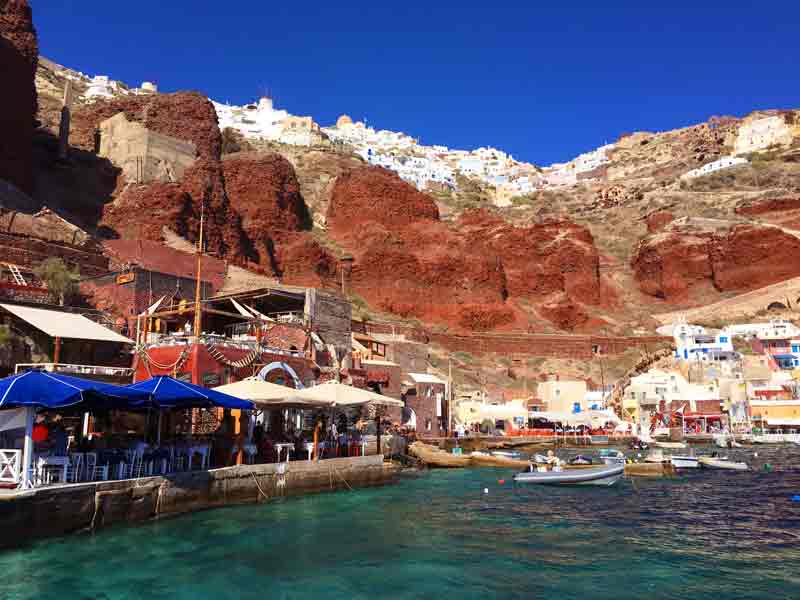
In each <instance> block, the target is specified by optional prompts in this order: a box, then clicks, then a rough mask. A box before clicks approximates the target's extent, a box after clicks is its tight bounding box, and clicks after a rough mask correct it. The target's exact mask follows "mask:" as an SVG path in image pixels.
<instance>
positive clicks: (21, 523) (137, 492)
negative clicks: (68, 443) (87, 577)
mask: <svg viewBox="0 0 800 600" xmlns="http://www.w3.org/2000/svg"><path fill="white" fill-rule="evenodd" d="M398 472H399V469H398V467H396V466H394V465H391V464H388V463H384V461H383V456H381V455H372V456H359V457H352V458H332V459H327V460H321V461H318V462H313V461H292V462H289V463H279V464H275V463H272V464H261V465H239V466H235V467H226V468H222V469H212V470H209V471H192V472H187V473H175V474H173V475H168V476H157V477H147V478H141V479H126V480H120V481H98V482H92V483H79V484H72V485H56V486H51V487H43V488H38V489H34V490H25V491H13V492H11V491H7V490H6V491H4V492H3V493H2V494H0V523H2V524H3V528H2V529H3V534H2V535H0V549H8V548H15V547H20V546H23V545H25V544H28V543H30V542H31V541H33V540H37V539H42V538H47V537H53V536H60V535H65V534H70V533H76V532H88V531H96V530H99V529H102V528H104V527H109V526H112V525H117V524H131V523H137V522H143V521H148V520H151V519H157V518H163V517H169V516H174V515H179V514H184V513H189V512H194V511H198V510H204V509H208V508H218V507H223V506H232V505H237V504H254V503H259V502H268V501H270V500H274V499H277V498H282V497H290V496H302V495H305V494H312V493H319V492H331V491H337V490H351V489H356V488H360V487H362V488H363V487H370V486H378V485H384V484H387V483H391V482H394V481H395V480H396V478H397V475H398Z"/></svg>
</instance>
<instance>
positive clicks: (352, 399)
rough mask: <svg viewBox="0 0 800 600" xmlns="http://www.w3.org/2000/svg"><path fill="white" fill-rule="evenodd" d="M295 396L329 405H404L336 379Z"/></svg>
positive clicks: (299, 392) (398, 401)
mask: <svg viewBox="0 0 800 600" xmlns="http://www.w3.org/2000/svg"><path fill="white" fill-rule="evenodd" d="M297 397H298V398H301V399H303V400H313V401H321V402H328V403H329V404H330V406H357V405H360V404H370V403H372V404H382V405H384V406H404V404H403V402H402V401H400V400H395V399H394V398H390V397H389V396H384V395H382V394H376V393H375V392H370V391H369V390H362V389H361V388H357V387H353V386H351V385H345V384H343V383H339V382H338V381H329V382H327V383H321V384H320V385H315V386H314V387H310V388H306V389H304V390H300V391H298V392H297Z"/></svg>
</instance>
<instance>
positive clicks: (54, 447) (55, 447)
mask: <svg viewBox="0 0 800 600" xmlns="http://www.w3.org/2000/svg"><path fill="white" fill-rule="evenodd" d="M49 438H50V439H51V443H50V450H51V451H52V453H53V456H66V455H67V446H68V445H69V436H68V435H67V430H66V429H65V428H64V424H63V423H62V421H61V415H56V416H55V417H53V422H52V424H51V426H50V435H49Z"/></svg>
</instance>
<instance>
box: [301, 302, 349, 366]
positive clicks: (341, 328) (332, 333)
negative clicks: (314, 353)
mask: <svg viewBox="0 0 800 600" xmlns="http://www.w3.org/2000/svg"><path fill="white" fill-rule="evenodd" d="M306 294H307V295H306V314H307V315H308V316H309V317H310V318H311V328H312V330H313V331H314V332H315V333H316V334H317V335H319V336H320V337H321V338H322V339H323V340H324V341H325V343H326V344H333V345H334V346H335V347H336V351H337V353H339V357H340V358H341V357H342V356H344V355H349V354H350V352H351V350H352V340H351V337H350V336H351V331H352V329H351V325H350V324H351V321H352V316H353V312H352V306H351V305H350V302H349V301H348V300H347V299H346V298H343V297H342V296H338V295H334V294H327V293H324V292H322V291H320V290H318V289H313V288H312V289H309V290H308V291H307V293H306Z"/></svg>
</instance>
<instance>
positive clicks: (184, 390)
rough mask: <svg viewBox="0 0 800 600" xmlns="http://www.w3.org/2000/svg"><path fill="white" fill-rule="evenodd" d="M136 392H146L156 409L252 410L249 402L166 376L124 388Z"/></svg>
mask: <svg viewBox="0 0 800 600" xmlns="http://www.w3.org/2000/svg"><path fill="white" fill-rule="evenodd" d="M126 387H127V388H128V389H130V390H135V391H137V392H147V393H148V394H149V396H150V401H151V402H152V403H153V404H154V405H155V406H157V407H158V408H211V407H214V406H216V407H219V408H237V409H242V410H253V409H254V408H255V405H254V404H253V403H252V402H250V401H249V400H241V399H239V398H235V397H234V396H229V395H228V394H223V393H222V392H215V391H214V390H210V389H208V388H204V387H201V386H199V385H194V384H192V383H187V382H185V381H178V380H177V379H173V378H172V377H167V376H166V375H157V376H156V377H153V378H151V379H148V380H147V381H140V382H139V383H134V384H132V385H129V386H126Z"/></svg>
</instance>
